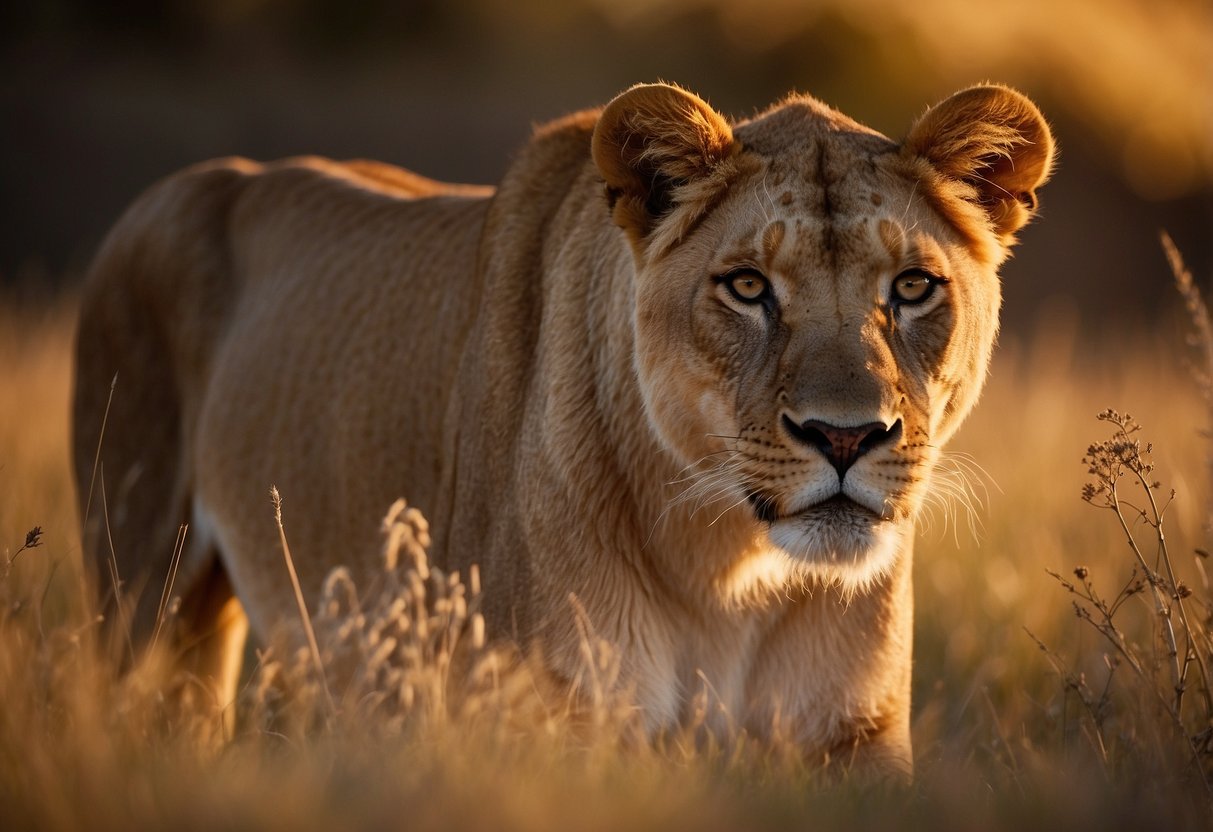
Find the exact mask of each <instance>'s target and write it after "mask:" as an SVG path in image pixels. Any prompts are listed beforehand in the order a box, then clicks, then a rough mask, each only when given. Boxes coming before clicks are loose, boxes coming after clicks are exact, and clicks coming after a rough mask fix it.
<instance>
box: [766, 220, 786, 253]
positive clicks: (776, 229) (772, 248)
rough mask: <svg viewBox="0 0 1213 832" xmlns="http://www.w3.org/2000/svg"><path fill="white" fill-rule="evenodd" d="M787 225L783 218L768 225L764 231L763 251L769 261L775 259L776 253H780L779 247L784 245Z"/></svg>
mask: <svg viewBox="0 0 1213 832" xmlns="http://www.w3.org/2000/svg"><path fill="white" fill-rule="evenodd" d="M786 231H787V227H786V226H785V225H784V224H783V220H776V221H775V222H773V223H771V224H770V225H768V226H767V229H766V231H763V232H762V253H763V255H765V256H766V260H767V262H768V263H770V262H771V261H773V260H774V259H775V255H776V254H778V253H779V247H780V246H781V245H783V238H784V234H785V233H786Z"/></svg>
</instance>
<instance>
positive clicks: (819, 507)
mask: <svg viewBox="0 0 1213 832" xmlns="http://www.w3.org/2000/svg"><path fill="white" fill-rule="evenodd" d="M747 498H748V499H749V502H750V506H751V508H752V509H753V511H754V517H755V518H757V519H758V520H759V521H760V522H762V523H766V524H767V525H768V526H772V525H774V524H775V523H778V522H779V521H781V520H797V519H802V518H803V519H810V518H811V519H813V520H816V521H819V522H822V521H824V522H827V523H828V522H831V521H854V520H856V519H859V518H863V519H880V515H878V514H877V513H876V512H874V511H872V510H871V509H870V508H868V507H867V506H864V505H860V504H859V503H857V502H855V501H854V500H852V499H851V498H850V497H848V496H846V495H845V494H843V493H842V492H839V493H837V494H835V495H834V496H832V497H827V498H826V499H824V500H819V501H818V502H816V503H813V504H812V505H809V506H805V507H804V508H801V509H798V510H796V511H793V512H789V513H781V512H780V511H779V507H778V505H776V501H775V499H774V498H773V497H771V496H770V495H767V494H763V493H762V492H760V491H751V492H750V493H749V494H748V495H747Z"/></svg>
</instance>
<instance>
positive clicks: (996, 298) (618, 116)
mask: <svg viewBox="0 0 1213 832" xmlns="http://www.w3.org/2000/svg"><path fill="white" fill-rule="evenodd" d="M593 155H594V160H595V163H596V164H597V167H598V169H599V171H600V172H601V174H602V176H603V178H604V179H605V181H606V185H607V193H608V198H609V201H610V203H611V206H612V210H613V215H614V219H615V222H616V223H617V224H618V225H619V226H620V227H622V228H623V229H624V230H625V231H626V232H627V235H628V238H629V240H630V242H631V246H632V249H633V252H634V256H635V262H636V274H637V280H636V285H635V310H636V313H635V314H636V319H635V344H634V347H635V356H636V373H637V376H638V379H639V383H640V386H641V390H642V393H643V396H644V402H645V408H646V411H647V416H648V419H649V422H650V423H651V425H652V427H653V429H654V431H655V432H656V434H657V436H658V437H659V439H660V441H661V443H662V444H663V445H664V446H665V447H666V448H667V449H668V450H669V451H670V452H671V453H673V454H674V456H675V457H676V458H677V459H678V461H679V463H680V464H682V465H685V466H687V470H688V471H689V472H692V482H693V485H692V488H693V489H695V490H697V496H698V497H699V498H703V499H723V500H727V501H729V503H736V504H738V505H739V506H748V511H749V512H750V513H751V514H752V516H753V520H754V522H755V523H756V524H758V526H759V527H760V528H761V527H765V529H766V531H767V534H768V535H769V539H770V541H771V542H772V543H773V544H775V546H776V547H778V549H780V550H782V551H783V552H784V553H786V554H787V555H788V556H789V558H790V559H791V561H792V562H794V563H796V564H799V565H801V566H802V567H805V568H807V570H808V571H809V572H812V573H815V574H817V575H819V576H824V577H828V578H831V579H834V580H837V581H839V582H840V583H841V584H842V585H844V586H848V587H851V588H856V587H860V586H862V585H864V584H865V583H866V582H868V581H870V580H871V579H872V578H874V577H875V576H878V575H880V574H881V573H882V572H883V570H884V569H885V568H886V567H887V566H888V565H889V563H890V561H891V559H892V557H893V555H894V553H895V552H896V551H897V543H898V541H899V540H900V539H901V538H902V537H903V535H905V534H906V532H907V530H908V529H909V528H910V521H911V519H912V518H913V516H914V515H915V513H916V511H917V509H918V508H919V506H920V505H921V503H922V500H923V497H924V494H925V492H926V490H927V489H928V487H929V482H930V475H931V470H932V467H933V466H934V464H935V463H936V461H937V460H938V458H939V454H940V448H941V446H942V445H943V443H944V442H945V441H946V440H947V439H948V437H950V436H951V435H952V433H953V432H954V431H955V430H956V428H957V427H958V425H959V424H960V422H961V420H962V419H963V418H964V416H965V415H966V413H967V412H968V411H969V409H970V407H971V406H972V404H973V402H974V401H975V399H976V398H977V396H978V393H979V392H980V390H981V387H982V383H983V381H984V377H985V374H986V367H987V363H988V361H989V358H990V352H991V348H992V345H993V342H994V339H995V335H996V332H997V329H998V310H999V305H1000V291H999V282H998V276H997V268H998V266H999V265H1000V263H1001V262H1002V261H1003V260H1004V259H1005V258H1006V256H1007V253H1008V251H1009V247H1010V245H1011V244H1012V242H1013V237H1014V234H1015V232H1016V231H1017V230H1018V229H1019V228H1020V227H1021V226H1022V225H1023V224H1024V223H1025V222H1027V220H1028V219H1029V218H1030V216H1031V214H1032V212H1033V211H1034V210H1035V208H1036V199H1035V190H1036V188H1037V187H1038V186H1040V185H1041V184H1042V183H1043V182H1044V181H1045V179H1046V178H1047V177H1048V174H1049V171H1050V167H1051V164H1052V159H1053V140H1052V137H1051V134H1050V131H1049V128H1048V126H1047V125H1046V123H1045V121H1044V119H1043V118H1042V116H1041V115H1040V112H1039V111H1038V110H1037V108H1036V107H1035V106H1034V105H1033V104H1032V103H1031V102H1030V101H1028V100H1027V99H1026V98H1024V97H1023V96H1022V95H1020V94H1019V93H1017V92H1014V91H1012V90H1010V89H1007V88H1004V87H998V86H980V87H974V88H972V89H968V90H965V91H963V92H960V93H958V94H956V95H954V96H953V97H951V98H949V99H947V100H946V101H944V102H943V103H941V104H939V105H938V106H936V107H934V108H933V109H931V110H929V111H928V112H927V113H925V114H924V115H923V116H922V117H921V118H920V119H918V121H917V122H916V123H915V124H914V125H913V127H912V128H911V130H910V132H909V135H908V136H907V137H906V139H905V140H904V141H902V142H900V143H898V142H894V141H891V140H889V139H888V138H886V137H884V136H882V135H880V134H878V133H876V132H874V131H872V130H869V129H868V128H865V127H863V126H861V125H859V124H856V123H855V122H853V121H851V120H850V119H848V118H846V117H845V116H843V115H841V114H839V113H837V112H835V111H833V110H831V109H829V108H828V107H826V106H824V105H822V104H820V103H819V102H817V101H815V100H813V99H811V98H807V97H793V98H790V99H788V100H786V101H785V102H783V103H782V104H780V105H778V106H776V107H774V108H772V109H771V110H769V111H768V112H766V113H764V114H762V115H760V116H758V117H756V118H754V119H752V120H750V121H747V122H744V123H742V124H739V125H737V126H735V127H731V126H730V125H729V123H728V122H726V121H725V120H724V118H722V117H721V116H720V115H718V114H717V113H716V112H715V111H713V110H712V109H711V108H710V107H708V106H707V105H706V104H705V103H704V102H703V101H702V100H700V99H699V98H697V97H695V96H693V95H691V94H689V93H687V92H685V91H683V90H680V89H678V88H676V87H671V86H666V85H648V86H638V87H634V88H632V89H631V90H629V91H627V92H625V93H623V94H622V95H620V96H619V97H618V98H616V99H615V100H614V101H613V102H612V103H611V104H610V105H609V106H608V107H607V108H606V110H605V111H604V112H603V114H602V116H601V118H600V120H599V122H598V125H597V128H596V130H595V133H594V139H593Z"/></svg>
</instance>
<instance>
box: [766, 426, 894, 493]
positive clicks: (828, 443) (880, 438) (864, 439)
mask: <svg viewBox="0 0 1213 832" xmlns="http://www.w3.org/2000/svg"><path fill="white" fill-rule="evenodd" d="M783 426H784V428H786V429H787V432H788V433H789V434H791V436H792V438H793V439H795V440H797V441H798V442H801V443H803V444H805V445H808V446H810V447H813V448H816V449H817V450H819V451H821V453H822V454H823V455H824V456H825V458H826V459H827V460H829V462H830V464H831V465H833V466H834V470H835V471H837V472H838V478H839V479H842V478H843V477H844V476H845V475H846V473H847V469H848V468H850V467H851V466H852V465H854V464H855V462H856V461H857V460H858V459H859V458H860V457H861V456H863V455H864V454H866V453H867V452H868V451H870V450H872V449H873V448H878V447H880V446H881V445H884V444H886V443H888V442H891V441H893V440H895V439H896V438H897V436H898V435H899V434H900V433H901V420H900V419H898V420H897V421H896V422H894V423H893V424H892V425H891V426H889V427H885V425H884V424H883V423H881V422H868V423H867V424H866V425H859V426H857V427H853V428H840V427H838V426H836V425H831V424H828V423H826V422H820V421H818V420H816V419H809V420H808V421H806V422H795V421H793V420H792V419H791V418H790V417H789V416H787V415H786V414H785V415H784V417H783Z"/></svg>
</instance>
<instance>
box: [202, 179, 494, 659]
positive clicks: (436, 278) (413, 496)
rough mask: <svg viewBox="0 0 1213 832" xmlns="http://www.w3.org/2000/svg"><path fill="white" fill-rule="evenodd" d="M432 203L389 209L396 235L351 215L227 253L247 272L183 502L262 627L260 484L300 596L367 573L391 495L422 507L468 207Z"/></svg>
mask: <svg viewBox="0 0 1213 832" xmlns="http://www.w3.org/2000/svg"><path fill="white" fill-rule="evenodd" d="M422 207H424V206H422V205H418V206H416V208H417V209H420V208H422ZM435 208H436V209H437V210H436V213H437V216H435V217H434V218H433V221H432V222H428V223H427V222H426V221H425V217H424V216H422V217H417V216H410V217H406V218H404V219H409V220H411V221H412V227H413V231H412V232H411V233H410V232H407V231H401V230H399V229H397V228H394V227H393V226H392V220H393V216H392V215H391V214H386V215H371V216H365V215H364V216H362V217H360V218H359V224H358V225H357V227H351V228H338V229H335V230H333V231H329V232H327V233H326V232H325V231H321V232H320V233H321V239H319V240H317V239H315V238H310V239H309V238H300V239H299V245H298V248H297V249H295V250H292V249H291V248H290V247H280V248H277V249H275V250H271V251H269V252H267V251H266V250H264V249H259V248H256V247H255V246H254V247H252V252H253V254H252V256H250V257H249V258H248V261H247V262H246V263H240V264H237V267H239V266H246V267H251V268H256V272H255V273H254V274H251V275H248V276H247V282H246V283H245V291H244V293H243V294H242V296H241V297H240V300H239V302H238V304H237V306H236V308H235V309H234V310H233V312H232V314H231V316H230V319H229V322H228V330H227V332H226V333H225V334H224V337H223V338H222V340H221V344H220V346H219V348H218V350H217V351H216V354H215V356H214V359H213V366H212V369H211V374H210V379H209V383H208V384H207V385H206V389H205V391H202V393H201V395H202V401H201V405H200V412H199V419H198V428H197V435H196V437H195V439H194V441H193V442H192V443H191V451H192V454H193V465H194V466H195V470H196V479H195V483H196V494H195V503H196V509H195V510H196V511H197V512H198V513H199V514H200V515H205V516H206V517H207V520H208V524H209V525H210V527H211V528H212V529H213V533H214V535H215V538H216V541H215V542H216V544H217V546H216V548H218V549H219V552H220V556H221V558H222V559H223V561H224V565H225V567H226V568H227V570H228V572H229V574H230V575H231V578H232V580H233V584H234V585H235V588H236V590H237V594H238V595H239V596H240V598H241V599H242V601H243V603H244V605H245V607H246V610H247V612H248V614H249V617H250V619H251V621H252V623H253V627H254V629H255V630H256V631H257V632H258V633H260V634H261V635H262V636H265V635H268V633H269V631H271V630H272V629H273V627H274V626H275V625H276V623H277V622H278V621H279V620H281V619H282V618H283V617H284V616H288V615H291V614H292V612H293V607H292V604H293V599H292V597H291V593H290V588H289V582H288V581H287V580H286V579H285V577H286V576H285V572H284V571H283V566H282V559H281V558H282V556H281V552H280V547H279V546H278V544H277V528H276V525H275V523H274V516H273V509H272V506H271V504H270V499H269V488H270V486H271V485H276V486H277V487H278V489H279V490H280V492H281V494H282V498H283V517H284V522H285V527H286V533H287V536H288V539H289V541H290V546H291V552H292V555H293V557H294V560H295V563H296V567H297V569H298V571H299V576H300V580H301V582H302V583H303V587H304V591H305V594H306V595H307V596H308V597H309V598H314V597H315V596H316V593H317V592H318V590H319V587H320V584H321V582H322V581H323V578H324V576H325V575H326V574H327V572H328V571H329V570H330V569H331V568H332V567H333V566H336V565H338V564H341V565H344V566H347V567H349V568H351V570H352V571H353V572H354V574H355V577H356V578H357V577H359V575H368V574H371V573H370V570H371V569H372V568H374V567H375V566H376V565H377V563H378V558H379V551H380V545H381V544H380V538H379V528H380V520H381V518H382V516H383V514H384V512H385V511H386V509H387V508H388V506H389V505H390V504H391V503H392V502H393V501H394V500H395V499H397V498H398V497H404V498H405V499H407V500H408V501H409V502H410V504H412V505H416V506H418V507H420V508H421V509H422V511H423V512H426V513H427V514H430V513H432V511H433V508H434V507H435V506H436V505H437V504H438V499H439V495H438V489H439V483H440V479H441V471H442V462H443V461H442V458H441V446H442V425H443V417H444V412H445V408H446V402H447V399H448V397H449V392H450V389H451V386H452V384H453V383H454V377H455V373H456V370H457V366H458V360H459V354H460V350H461V346H462V342H463V336H464V333H466V332H467V330H468V328H469V327H470V326H471V319H472V316H473V314H474V311H475V303H474V284H475V280H474V274H473V271H474V258H475V250H476V239H477V236H478V228H479V226H478V222H479V219H480V217H481V216H482V209H481V208H480V207H479V206H478V205H477V203H475V202H471V201H466V202H463V203H460V202H458V201H451V202H447V203H439V204H437V205H436V206H435ZM413 213H414V214H416V213H417V210H414V211H413ZM452 215H453V216H452ZM460 215H462V216H460ZM397 219H399V218H397ZM457 219H462V220H463V222H462V223H461V224H460V228H461V230H460V231H459V232H458V233H454V232H453V231H452V225H455V224H457V223H455V222H453V220H457ZM288 221H289V219H288ZM272 230H273V233H274V234H275V235H278V236H281V235H282V233H283V232H282V228H281V227H276V228H274V229H272ZM297 233H299V234H302V233H303V230H302V229H301V230H300V231H299V232H297ZM237 250H239V247H237ZM250 426H253V427H250Z"/></svg>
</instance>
